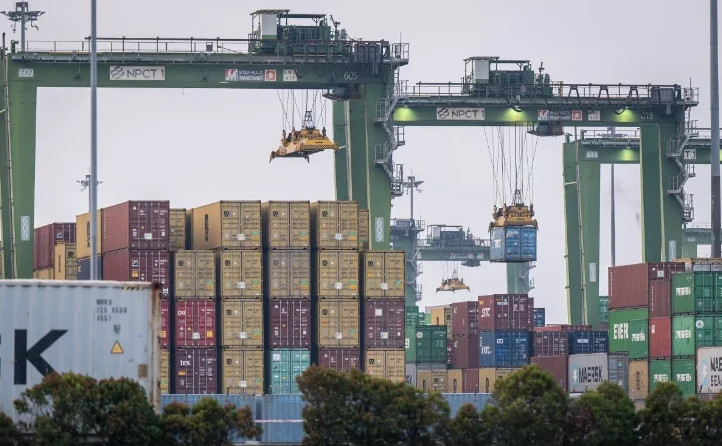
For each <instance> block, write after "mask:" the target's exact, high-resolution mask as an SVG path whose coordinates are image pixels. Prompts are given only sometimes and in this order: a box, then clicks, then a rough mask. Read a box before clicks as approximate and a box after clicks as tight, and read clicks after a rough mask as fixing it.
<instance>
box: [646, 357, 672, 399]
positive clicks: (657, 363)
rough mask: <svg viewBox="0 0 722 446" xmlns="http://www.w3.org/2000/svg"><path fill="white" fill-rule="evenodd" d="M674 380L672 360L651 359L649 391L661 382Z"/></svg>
mask: <svg viewBox="0 0 722 446" xmlns="http://www.w3.org/2000/svg"><path fill="white" fill-rule="evenodd" d="M670 381H672V360H671V359H653V360H651V361H649V391H650V392H653V391H654V389H655V388H656V387H657V385H658V384H660V383H666V382H670Z"/></svg>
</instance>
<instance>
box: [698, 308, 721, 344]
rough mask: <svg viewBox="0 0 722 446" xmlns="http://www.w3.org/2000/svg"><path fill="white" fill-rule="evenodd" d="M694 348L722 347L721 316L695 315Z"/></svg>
mask: <svg viewBox="0 0 722 446" xmlns="http://www.w3.org/2000/svg"><path fill="white" fill-rule="evenodd" d="M694 331H695V334H694V340H695V348H700V347H719V346H722V316H720V315H719V314H710V315H704V316H703V315H700V314H698V315H696V317H695V319H694Z"/></svg>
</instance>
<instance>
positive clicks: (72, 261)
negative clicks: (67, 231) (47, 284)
mask: <svg viewBox="0 0 722 446" xmlns="http://www.w3.org/2000/svg"><path fill="white" fill-rule="evenodd" d="M53 262H54V263H55V266H54V268H55V279H56V280H76V279H77V278H78V258H77V257H76V250H75V243H58V244H57V245H55V259H54V260H53Z"/></svg>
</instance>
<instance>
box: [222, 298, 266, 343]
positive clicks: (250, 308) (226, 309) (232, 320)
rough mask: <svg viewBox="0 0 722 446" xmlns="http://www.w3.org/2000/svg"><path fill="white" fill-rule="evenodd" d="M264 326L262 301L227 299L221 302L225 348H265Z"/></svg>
mask: <svg viewBox="0 0 722 446" xmlns="http://www.w3.org/2000/svg"><path fill="white" fill-rule="evenodd" d="M263 326H264V324H263V303H262V302H261V301H259V300H256V299H252V300H241V299H227V300H224V301H222V302H221V327H222V330H223V332H222V333H221V343H222V345H223V347H228V348H233V349H239V348H258V349H260V348H263Z"/></svg>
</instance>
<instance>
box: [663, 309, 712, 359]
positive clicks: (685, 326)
mask: <svg viewBox="0 0 722 446" xmlns="http://www.w3.org/2000/svg"><path fill="white" fill-rule="evenodd" d="M719 346H722V316H721V315H719V314H714V315H711V314H710V315H701V314H700V315H696V316H674V317H673V318H672V356H694V353H695V351H696V349H697V348H699V347H719Z"/></svg>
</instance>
